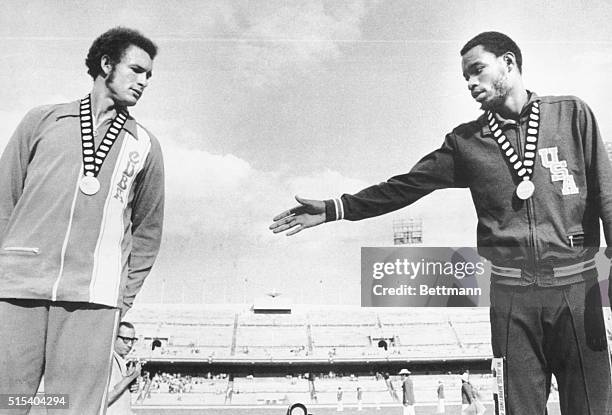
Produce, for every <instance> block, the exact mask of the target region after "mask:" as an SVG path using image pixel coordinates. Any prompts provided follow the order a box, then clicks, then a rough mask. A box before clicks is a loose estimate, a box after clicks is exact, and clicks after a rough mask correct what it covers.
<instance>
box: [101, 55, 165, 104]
mask: <svg viewBox="0 0 612 415" xmlns="http://www.w3.org/2000/svg"><path fill="white" fill-rule="evenodd" d="M152 74H153V60H152V59H151V57H150V56H149V54H148V53H147V52H145V51H144V50H143V49H141V48H139V47H137V46H134V45H131V46H129V47H128V48H127V49H126V50H125V52H124V53H123V56H122V57H121V61H120V62H119V63H117V64H115V66H113V68H112V70H111V72H110V73H109V75H108V77H107V78H106V81H105V84H106V88H107V89H108V91H109V94H110V96H111V98H112V99H113V101H114V102H115V103H116V104H119V105H121V106H125V107H131V106H133V105H136V103H137V102H138V100H139V99H140V97H141V96H142V93H143V92H144V90H145V88H146V87H147V85H148V84H149V78H151V75H152Z"/></svg>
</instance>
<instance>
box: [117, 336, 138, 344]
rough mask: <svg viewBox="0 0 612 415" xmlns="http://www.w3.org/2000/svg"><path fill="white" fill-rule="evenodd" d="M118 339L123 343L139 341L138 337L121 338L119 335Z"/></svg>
mask: <svg viewBox="0 0 612 415" xmlns="http://www.w3.org/2000/svg"><path fill="white" fill-rule="evenodd" d="M117 337H118V338H119V339H121V340H123V343H126V344H127V343H136V341H137V340H138V339H137V338H136V337H125V336H119V335H117Z"/></svg>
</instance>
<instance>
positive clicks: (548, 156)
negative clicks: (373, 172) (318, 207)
mask: <svg viewBox="0 0 612 415" xmlns="http://www.w3.org/2000/svg"><path fill="white" fill-rule="evenodd" d="M534 101H538V102H539V110H540V114H539V115H540V117H539V118H540V120H539V141H538V143H537V150H536V159H535V165H534V172H533V174H532V177H531V180H532V181H533V183H534V185H535V193H534V194H533V196H532V197H531V198H529V199H528V200H526V201H523V200H521V199H519V198H518V197H517V196H516V193H515V192H516V187H517V185H518V184H519V182H520V181H519V178H518V177H517V174H516V173H515V172H514V169H513V167H512V165H511V164H510V163H509V162H508V161H506V159H505V158H504V155H503V154H502V152H501V151H500V148H499V146H498V143H497V142H496V140H495V139H494V137H493V134H492V132H491V130H490V128H489V125H488V123H487V120H486V116H485V115H484V114H483V115H482V116H481V117H479V118H478V119H477V120H475V121H472V122H469V123H466V124H462V125H460V126H458V127H457V128H455V129H454V130H453V131H452V132H451V133H449V134H447V136H446V139H445V140H444V143H443V144H442V146H441V148H439V149H437V150H435V151H433V152H432V153H430V154H428V155H427V156H425V157H424V158H422V159H421V160H420V161H419V162H418V163H417V164H416V165H415V166H414V167H413V168H412V170H411V171H410V172H409V173H406V174H403V175H399V176H395V177H392V178H391V179H389V180H388V181H386V182H384V183H381V184H378V185H375V186H371V187H368V188H366V189H364V190H362V191H360V192H358V193H356V194H354V195H348V194H344V195H342V196H341V197H340V198H339V199H333V200H327V201H325V205H326V220H327V221H330V220H340V219H347V220H360V219H364V218H369V217H373V216H378V215H382V214H384V213H387V212H391V211H393V210H396V209H400V208H402V207H404V206H407V205H410V204H411V203H413V202H415V201H417V200H418V199H420V198H421V197H423V196H425V195H427V194H429V193H430V192H432V191H434V190H436V189H443V188H465V187H467V188H469V189H470V192H471V194H472V200H473V202H474V206H475V207H476V213H477V216H478V227H477V245H478V248H479V252H480V253H481V255H483V256H484V257H485V258H487V259H489V260H490V261H491V262H492V264H493V265H494V267H493V268H494V274H495V270H497V271H498V272H497V274H498V275H493V279H494V281H496V282H498V283H502V284H508V285H534V284H535V285H539V286H551V285H553V286H554V285H564V284H569V283H573V282H576V281H579V280H582V276H581V275H580V273H581V271H588V270H594V268H595V265H594V261H592V260H591V259H592V258H593V256H594V255H595V253H596V252H597V249H598V247H599V246H600V236H599V235H600V231H599V218H601V219H602V220H603V225H604V232H605V235H606V239H607V242H608V245H610V243H609V242H610V236H612V168H611V167H610V160H609V158H608V154H607V152H606V148H605V146H604V144H603V142H602V139H601V137H600V134H599V130H598V128H597V123H596V120H595V117H594V116H593V113H592V112H591V110H590V108H589V107H588V106H587V105H586V104H585V103H584V102H583V101H581V100H580V99H578V98H576V97H571V96H558V97H554V96H544V97H538V96H537V95H536V94H535V93H530V98H529V103H528V105H526V106H525V108H524V109H523V111H522V113H521V114H520V118H519V120H518V122H517V121H512V120H503V119H500V117H499V116H498V123H499V125H500V127H501V128H502V131H503V133H504V134H505V135H506V137H507V139H508V140H509V141H510V143H511V144H512V146H513V147H514V148H515V149H516V150H517V151H518V153H519V155H520V157H521V159H522V158H523V154H524V147H525V145H524V142H525V137H526V134H527V129H528V128H529V121H530V119H529V114H530V106H531V105H530V104H532V103H533V102H534ZM564 193H565V194H564ZM609 250H610V248H608V251H609ZM607 254H608V256H610V255H609V254H610V252H607Z"/></svg>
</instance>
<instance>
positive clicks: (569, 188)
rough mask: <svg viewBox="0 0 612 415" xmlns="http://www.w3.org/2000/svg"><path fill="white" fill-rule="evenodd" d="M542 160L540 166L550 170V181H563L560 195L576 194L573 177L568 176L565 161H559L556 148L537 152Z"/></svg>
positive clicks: (576, 188)
mask: <svg viewBox="0 0 612 415" xmlns="http://www.w3.org/2000/svg"><path fill="white" fill-rule="evenodd" d="M538 153H539V154H540V158H541V160H542V166H544V167H545V168H547V169H548V170H550V179H551V180H552V181H553V182H558V181H563V187H562V189H561V193H563V194H564V195H575V194H578V187H577V186H576V182H574V176H572V175H571V174H569V170H568V169H567V161H565V160H559V154H558V149H557V147H548V148H542V149H540V150H538Z"/></svg>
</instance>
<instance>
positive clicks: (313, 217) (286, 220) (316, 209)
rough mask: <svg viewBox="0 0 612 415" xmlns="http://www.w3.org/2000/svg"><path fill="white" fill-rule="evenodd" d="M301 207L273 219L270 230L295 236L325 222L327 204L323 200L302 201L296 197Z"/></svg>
mask: <svg viewBox="0 0 612 415" xmlns="http://www.w3.org/2000/svg"><path fill="white" fill-rule="evenodd" d="M295 200H297V201H298V203H299V205H298V206H295V207H293V208H291V209H289V210H286V211H284V212H283V213H281V214H280V215H277V216H275V217H274V219H272V220H273V221H274V223H273V224H272V225H270V229H271V230H272V232H274V233H280V232H284V231H286V230H289V232H287V236H291V235H295V234H296V233H298V232H300V231H301V230H302V229H306V228H311V227H313V226H317V225H320V224H322V223H324V222H325V203H324V202H323V201H322V200H309V199H302V198H301V197H299V196H296V197H295Z"/></svg>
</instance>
